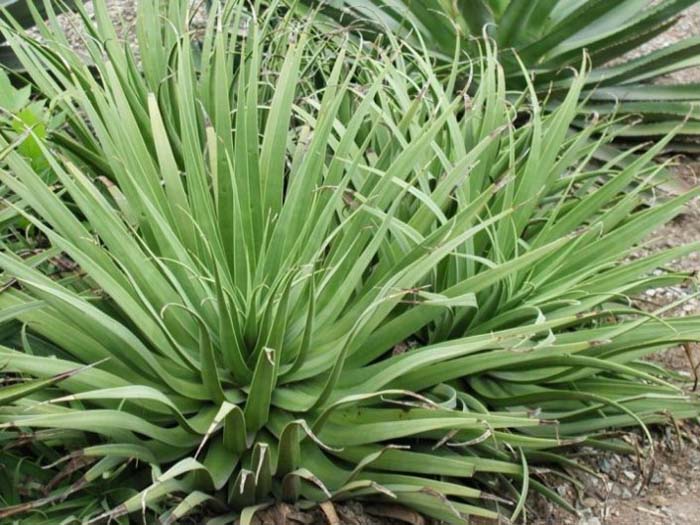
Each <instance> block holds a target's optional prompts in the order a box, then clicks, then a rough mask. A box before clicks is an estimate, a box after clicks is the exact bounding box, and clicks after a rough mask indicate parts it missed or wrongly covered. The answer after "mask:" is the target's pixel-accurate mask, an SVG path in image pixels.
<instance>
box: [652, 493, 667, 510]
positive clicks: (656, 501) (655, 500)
mask: <svg viewBox="0 0 700 525" xmlns="http://www.w3.org/2000/svg"><path fill="white" fill-rule="evenodd" d="M649 503H651V504H652V505H655V506H657V507H667V506H668V504H669V503H670V501H668V498H665V497H664V496H662V495H661V494H654V495H653V496H652V497H650V498H649Z"/></svg>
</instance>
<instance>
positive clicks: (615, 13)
mask: <svg viewBox="0 0 700 525" xmlns="http://www.w3.org/2000/svg"><path fill="white" fill-rule="evenodd" d="M295 4H296V3H295ZM302 4H303V5H305V6H307V7H312V8H319V9H321V10H322V12H324V13H325V14H327V15H328V16H329V17H330V18H333V19H335V20H337V21H339V22H340V23H342V24H343V25H350V26H354V27H357V28H362V29H364V30H365V31H368V32H370V33H372V34H377V33H381V32H386V31H390V32H394V33H396V34H398V35H400V36H402V37H403V38H406V39H408V40H410V41H413V42H415V43H420V45H425V46H426V47H427V48H428V49H429V50H431V51H432V52H433V53H434V54H435V55H437V56H438V57H442V58H443V59H445V60H447V61H451V60H452V59H453V58H454V57H455V53H460V52H467V53H469V54H470V55H471V56H477V55H478V47H479V41H478V39H479V38H480V37H481V36H482V34H484V31H485V33H486V34H487V35H488V37H489V38H491V39H493V40H494V41H495V42H496V43H497V45H498V46H499V48H500V50H501V54H500V60H501V62H502V64H503V67H504V71H505V75H506V79H507V80H508V86H509V87H512V88H524V87H525V85H526V82H527V80H526V79H525V78H524V75H523V71H524V69H523V68H525V70H526V71H527V73H528V75H530V76H531V78H532V83H533V85H534V86H535V88H536V89H537V90H538V92H539V93H540V95H541V96H543V97H544V96H548V97H550V102H551V103H552V104H557V103H558V102H559V101H560V100H561V99H562V98H563V96H564V94H565V93H566V92H567V91H568V89H569V87H570V85H571V82H572V76H573V72H572V69H571V68H572V67H573V68H575V69H578V65H579V64H580V61H581V56H582V54H583V53H584V51H585V52H587V53H588V54H589V55H590V57H591V60H592V62H593V66H594V68H593V70H592V71H591V74H590V75H589V76H588V78H587V79H586V83H585V85H584V96H585V97H587V98H588V99H589V100H588V101H589V104H587V105H586V106H585V111H586V112H589V113H592V112H596V113H598V114H605V115H610V114H613V113H615V114H618V115H623V116H628V117H631V116H633V117H634V118H635V119H637V118H639V117H643V121H644V122H643V125H639V126H634V127H629V126H627V127H624V128H622V129H620V130H618V131H619V133H618V136H620V137H626V138H628V139H639V138H648V137H650V136H662V135H665V134H667V133H669V132H671V130H674V129H676V128H677V126H678V125H679V124H680V123H682V122H684V125H683V126H681V127H680V133H681V134H682V135H683V136H684V137H687V138H695V137H697V136H698V134H699V133H700V123H699V122H698V121H699V120H700V111H699V110H698V106H697V102H698V101H699V100H700V86H699V85H698V84H685V85H684V84H677V85H663V86H650V85H649V81H651V80H653V79H655V78H658V77H660V76H663V75H666V74H668V73H671V72H673V71H676V70H679V69H684V68H690V67H697V66H699V65H700V35H699V36H697V37H692V38H686V39H683V40H682V41H680V42H677V43H674V44H672V45H669V46H667V47H664V48H663V49H659V50H656V51H653V52H650V53H646V54H642V55H641V56H639V57H638V58H635V59H632V60H625V61H620V60H617V59H620V58H621V57H623V55H625V54H626V53H628V52H630V51H632V50H635V49H637V48H639V47H640V46H641V45H642V44H644V43H646V42H648V41H650V40H651V39H653V38H654V37H656V36H658V35H660V34H662V33H663V32H664V31H666V30H668V29H669V28H670V27H671V26H673V24H674V23H675V22H676V21H677V17H678V15H679V13H681V12H682V11H683V10H684V9H687V8H688V7H690V6H692V5H694V4H697V0H661V1H659V2H651V1H650V0H620V1H615V2H611V1H608V0H457V1H451V0H428V1H420V2H418V1H413V0H398V1H395V0H339V1H335V2H325V1H319V0H303V2H302ZM458 46H459V48H460V51H457V48H458ZM514 52H515V53H514ZM516 53H517V58H516V56H515V54H516ZM615 60H617V62H613V64H615V65H609V64H610V63H611V61H615ZM577 124H578V125H579V126H580V125H583V123H582V122H577ZM674 147H675V148H677V149H686V150H691V151H692V150H696V149H697V144H696V143H694V142H693V141H691V142H690V143H686V144H684V143H683V142H682V141H680V140H677V141H676V142H675V143H674Z"/></svg>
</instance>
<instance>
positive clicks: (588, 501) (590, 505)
mask: <svg viewBox="0 0 700 525" xmlns="http://www.w3.org/2000/svg"><path fill="white" fill-rule="evenodd" d="M582 503H583V504H584V505H585V506H586V507H588V508H589V509H591V508H593V507H595V506H596V505H598V500H597V499H595V498H585V499H584V500H583V501H582Z"/></svg>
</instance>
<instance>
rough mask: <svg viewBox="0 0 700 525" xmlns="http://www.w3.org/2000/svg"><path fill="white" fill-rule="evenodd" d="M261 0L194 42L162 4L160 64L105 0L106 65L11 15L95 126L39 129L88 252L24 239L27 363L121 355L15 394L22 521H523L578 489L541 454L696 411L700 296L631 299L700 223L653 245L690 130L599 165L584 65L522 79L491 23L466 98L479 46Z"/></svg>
mask: <svg viewBox="0 0 700 525" xmlns="http://www.w3.org/2000/svg"><path fill="white" fill-rule="evenodd" d="M245 5H246V4H245V3H244V2H243V1H242V0H240V1H239V0H230V1H228V2H226V3H225V4H223V5H221V6H219V7H217V8H216V9H215V10H213V11H212V13H211V15H210V20H209V23H208V25H207V28H206V31H205V33H204V34H203V35H202V38H201V41H193V39H194V38H195V37H193V36H192V32H191V31H190V30H189V27H188V25H187V24H188V20H189V18H190V17H189V16H188V12H187V8H188V2H183V1H179V0H170V1H169V2H167V4H163V3H160V2H158V0H144V1H143V2H141V4H140V7H139V10H140V11H139V18H138V48H139V54H140V61H141V67H142V69H139V68H138V67H137V66H136V63H137V61H136V59H135V57H134V56H133V55H132V49H131V47H130V46H124V45H121V44H120V43H119V42H118V40H117V39H116V38H114V36H115V35H114V32H113V28H112V26H111V25H110V23H109V20H108V17H107V14H106V8H105V5H104V3H103V2H101V1H99V0H98V1H97V2H96V3H95V11H96V23H95V24H93V23H92V22H91V21H90V17H89V16H88V15H87V14H86V13H85V12H84V11H83V10H82V9H79V13H80V15H81V16H82V17H83V18H84V21H85V25H86V31H87V35H88V38H87V39H86V42H85V45H86V49H88V50H89V52H90V53H91V54H92V59H93V60H92V61H93V62H94V64H95V67H96V68H97V72H98V75H97V76H95V75H94V71H92V70H91V69H89V68H88V67H87V66H86V65H85V64H84V61H83V59H82V57H80V56H78V55H76V54H75V53H74V52H72V51H70V50H69V48H68V47H67V46H63V45H56V44H57V43H60V42H61V41H62V38H63V36H62V35H61V34H57V33H54V32H52V31H49V30H48V29H47V28H46V27H41V30H42V31H43V32H44V40H45V41H46V42H47V43H46V44H42V43H39V42H37V41H35V40H32V39H30V38H28V37H27V36H26V35H23V34H22V33H21V32H19V33H18V32H16V31H12V30H10V29H8V28H7V27H5V28H3V31H4V33H5V35H6V38H7V39H8V41H9V42H10V43H11V44H12V46H13V49H14V51H15V52H16V54H17V56H18V58H19V59H20V60H21V61H22V63H23V66H24V67H25V68H26V70H27V72H28V75H29V76H30V77H31V79H32V82H33V83H34V85H35V86H36V89H37V90H38V91H40V92H41V93H43V94H44V96H46V97H47V98H51V99H53V100H55V104H56V110H57V111H60V112H63V113H64V115H65V121H66V127H65V129H63V130H59V131H57V132H54V133H53V134H51V135H50V136H49V137H47V138H43V139H42V138H40V137H36V141H37V144H38V145H39V147H41V150H42V152H43V155H44V157H45V159H46V161H47V163H48V164H49V166H50V169H51V170H52V171H53V173H54V174H55V176H56V178H57V180H58V183H57V184H54V185H49V184H47V183H46V182H45V180H44V179H43V178H42V177H41V176H40V174H39V173H37V170H36V169H35V168H34V167H33V166H32V164H31V163H30V162H29V161H28V160H27V159H26V158H25V157H23V156H22V155H21V154H20V153H19V152H10V153H8V154H7V155H6V157H5V160H4V164H3V166H2V169H0V179H1V180H2V182H3V183H4V184H6V185H7V187H8V188H9V189H11V190H12V191H13V192H15V194H16V195H17V196H18V197H19V198H21V199H23V201H24V202H25V203H26V205H27V209H28V211H27V212H23V213H24V215H25V216H26V219H27V220H28V221H30V222H31V223H32V224H33V225H35V227H36V228H38V229H39V230H41V231H42V232H43V235H45V236H46V238H47V239H48V242H49V243H50V245H51V249H52V250H57V251H60V252H61V253H63V256H64V257H65V258H70V260H72V261H73V262H74V263H75V264H76V265H77V266H78V267H79V268H80V272H81V273H82V275H83V278H82V279H80V280H76V279H75V278H69V279H65V278H64V279H56V278H52V277H51V276H48V275H46V271H45V270H44V267H45V265H44V264H42V261H36V260H31V259H23V258H22V257H19V256H17V255H16V254H13V253H11V252H5V253H2V254H0V267H1V268H2V269H3V271H4V274H3V278H4V279H5V281H6V285H5V286H4V287H3V292H2V293H1V294H0V307H2V308H3V309H7V310H6V311H9V310H11V311H12V312H13V313H12V316H11V317H12V318H15V319H17V320H18V321H20V322H21V323H23V324H24V325H25V326H26V327H27V329H26V335H25V337H23V338H22V341H21V344H17V345H15V347H14V348H10V347H0V361H1V362H2V363H3V364H5V366H6V370H7V371H8V372H12V373H16V374H22V376H24V377H36V378H37V379H39V380H41V379H45V378H48V377H52V376H55V375H57V374H63V373H65V372H67V371H70V370H75V369H76V368H79V367H84V366H86V365H92V367H91V368H89V369H85V370H82V371H81V373H80V374H77V375H74V376H71V377H67V378H65V379H64V380H63V381H62V382H60V383H59V384H57V385H55V386H54V387H53V388H52V389H51V390H40V391H38V392H33V393H30V394H29V395H26V396H24V397H22V398H20V399H17V400H14V401H13V402H12V403H11V404H10V405H9V406H5V407H2V408H0V431H2V432H3V441H5V442H6V443H8V445H7V447H9V448H10V450H12V454H11V455H8V458H10V459H7V460H6V461H12V462H13V463H12V464H13V465H16V468H15V470H13V471H12V472H17V473H18V475H20V476H26V477H27V478H31V477H33V476H34V474H35V472H40V473H41V474H38V475H37V477H35V478H34V479H35V480H37V479H38V480H44V479H46V478H47V477H50V482H46V483H43V484H42V485H37V483H36V482H34V483H29V484H27V488H26V490H25V491H24V492H23V493H22V494H21V495H20V496H19V498H20V500H21V501H19V502H16V501H14V502H13V503H14V504H12V505H8V506H6V507H5V508H4V509H3V510H0V517H2V518H4V519H9V518H12V517H17V516H21V519H22V523H28V524H31V523H45V522H46V519H47V516H49V517H50V519H51V520H53V522H59V521H61V520H64V519H65V520H67V519H69V518H71V517H72V518H73V519H82V520H84V521H86V522H88V523H92V522H98V521H101V520H109V519H116V520H120V519H121V520H122V521H121V522H124V523H126V522H127V521H126V519H125V518H124V516H126V515H128V514H129V513H134V512H136V513H142V514H143V516H144V519H145V520H146V521H149V522H154V521H155V520H156V519H159V520H160V521H161V522H163V523H173V522H175V521H176V520H178V519H180V518H181V517H183V516H184V515H186V514H187V513H189V512H192V511H193V510H194V509H199V512H200V513H202V515H203V516H209V517H211V521H209V523H211V524H224V523H232V522H234V521H235V520H237V519H240V520H241V523H247V522H249V521H250V519H251V517H252V516H253V514H254V513H255V512H256V511H257V510H258V509H260V508H262V507H264V506H266V505H269V504H271V503H272V502H275V501H290V502H299V504H300V505H304V504H313V503H316V502H321V501H324V500H327V499H333V500H343V499H347V498H358V499H373V500H393V501H396V502H398V503H401V504H404V505H408V506H410V507H413V508H415V509H417V510H418V511H420V512H423V513H425V514H427V515H430V516H433V517H435V518H438V519H441V520H444V521H446V522H450V523H461V522H463V521H464V519H465V518H467V517H468V516H483V517H486V518H494V519H495V518H498V517H499V516H500V517H503V518H507V519H510V520H512V521H514V520H516V519H517V517H518V516H519V515H521V514H522V512H523V511H524V509H525V504H526V497H527V494H528V490H530V489H533V490H535V491H538V492H540V493H542V494H544V495H546V496H547V497H549V498H551V499H553V500H555V501H557V502H558V503H560V504H562V505H564V506H567V508H569V509H572V507H571V506H570V505H568V503H567V502H565V501H564V500H562V499H561V498H560V497H559V496H558V495H557V494H556V492H554V491H552V490H551V489H549V488H548V487H547V486H546V484H545V483H543V478H542V475H543V472H549V471H552V472H562V471H561V470H558V468H559V467H562V466H563V467H567V468H575V467H576V466H577V464H576V463H575V462H574V461H573V460H571V459H569V458H567V457H566V452H567V450H569V449H571V448H572V447H575V446H578V445H580V444H587V445H590V446H597V447H603V448H612V449H615V450H629V449H630V447H629V445H625V444H624V443H623V442H621V441H619V440H616V439H614V438H612V437H610V436H609V435H608V434H607V432H608V431H609V430H610V429H619V428H624V427H628V426H639V427H641V428H642V429H643V430H644V431H645V432H647V434H646V435H647V437H648V438H649V439H651V438H650V436H649V434H648V431H647V430H646V429H647V427H646V425H648V424H651V423H660V422H664V421H667V418H668V417H670V416H672V417H679V418H683V417H692V416H696V415H697V414H698V408H699V406H700V405H699V404H698V402H697V400H696V399H695V397H690V396H688V395H686V394H684V393H683V391H682V390H681V389H680V388H679V387H677V386H675V385H674V383H673V380H674V378H675V376H674V375H673V374H671V373H669V372H666V371H664V370H663V369H661V368H660V367H658V366H656V365H653V364H651V363H649V362H645V361H641V360H640V359H641V358H642V357H643V356H645V355H647V354H649V353H651V352H654V351H657V350H659V349H663V348H666V347H668V346H671V345H675V344H681V343H684V342H688V341H694V340H697V339H698V338H700V318H697V317H685V318H679V319H674V318H667V319H664V320H660V319H659V317H658V315H646V314H645V315H643V314H642V313H641V312H639V311H637V310H636V309H635V308H633V306H632V305H631V303H630V301H629V299H628V297H629V296H631V295H633V294H635V293H637V292H639V291H641V290H643V289H645V288H647V287H657V286H663V285H667V284H673V283H679V282H682V281H683V280H685V279H686V278H687V276H685V275H679V274H676V273H673V272H670V271H665V270H662V271H661V272H658V271H657V272H654V270H658V269H660V268H661V269H663V267H664V265H665V263H666V262H668V261H670V260H672V259H677V258H679V257H681V256H683V255H684V254H686V253H688V252H690V251H693V250H697V249H698V246H697V245H689V246H685V247H679V248H674V249H671V250H668V251H666V252H663V253H657V254H655V255H651V256H648V257H645V258H631V257H630V256H631V255H632V254H633V250H634V248H635V246H637V245H638V244H639V243H640V242H642V240H643V239H644V238H645V237H646V236H647V235H648V234H649V232H651V231H653V229H654V228H656V227H657V226H658V225H659V224H662V223H664V222H665V221H667V220H669V219H670V218H672V217H673V216H674V215H675V214H677V213H678V212H679V211H680V209H681V208H682V206H683V205H684V203H686V202H688V200H689V199H691V198H692V197H693V196H694V195H696V194H697V192H695V193H692V194H688V195H684V196H680V197H677V198H675V199H672V200H669V201H666V202H664V203H662V204H659V205H658V206H654V207H651V208H649V207H647V206H645V205H644V202H645V199H644V197H643V194H644V193H645V192H646V191H648V190H649V189H650V188H653V186H654V184H655V178H656V175H657V173H658V171H659V170H660V167H658V166H654V165H652V164H650V163H649V162H648V160H649V159H650V158H651V157H652V156H653V155H654V154H655V153H656V152H658V151H659V150H661V149H662V148H663V147H664V146H665V144H666V143H667V142H668V140H670V138H667V139H665V140H664V141H662V142H660V143H659V144H658V145H657V146H655V148H653V149H651V150H650V151H649V152H647V153H645V154H644V156H642V157H640V158H639V159H638V160H635V161H634V162H631V163H629V166H628V167H627V168H625V169H622V170H621V169H617V168H615V166H617V165H619V163H618V162H611V163H609V164H606V165H598V166H592V165H591V162H590V161H591V156H592V154H593V152H594V151H596V146H597V143H602V142H603V141H604V139H603V138H598V139H597V140H596V143H591V140H590V137H591V136H592V135H593V134H598V135H599V136H601V137H603V136H606V133H605V130H606V129H607V127H606V124H604V123H603V122H602V121H601V122H597V121H596V122H591V125H590V126H589V127H588V128H587V129H586V130H585V131H582V132H581V133H579V134H575V135H571V134H570V133H569V126H570V124H571V122H572V120H573V119H574V118H575V116H576V114H577V111H578V100H579V96H580V91H581V90H582V89H583V88H584V87H585V85H586V83H587V80H586V76H585V74H583V73H585V72H584V71H582V72H581V74H579V75H578V76H577V77H576V78H575V80H574V81H573V83H572V86H571V88H570V91H569V92H568V94H567V96H566V98H565V100H564V101H563V102H562V104H561V105H560V106H559V107H558V108H557V109H555V110H554V111H553V112H551V113H545V112H543V111H542V108H541V107H540V104H539V102H538V100H537V97H535V96H534V95H532V94H531V95H529V96H522V97H520V98H519V100H518V101H517V103H516V104H512V103H511V102H509V101H508V97H507V95H506V91H505V84H506V80H505V76H504V71H503V70H502V69H501V68H500V66H499V65H498V64H497V62H496V60H495V55H494V52H493V51H492V50H490V49H488V48H486V52H487V55H486V57H485V58H484V60H483V61H482V63H481V65H480V67H481V71H480V78H481V82H480V85H479V88H478V89H477V90H476V93H475V94H474V95H473V96H471V97H470V96H469V95H467V94H466V93H463V94H460V95H459V96H458V97H456V98H455V97H454V96H453V93H454V84H455V82H456V79H457V76H458V73H459V64H455V66H454V67H453V69H452V71H451V73H450V74H449V75H448V79H447V80H446V81H443V80H441V79H440V78H439V77H438V75H437V74H436V72H435V70H434V68H433V66H432V65H431V61H430V57H428V56H426V55H424V54H423V53H422V52H419V51H416V50H415V49H414V48H412V47H410V46H409V45H407V44H399V43H394V47H392V48H391V49H390V50H388V51H386V50H382V49H375V48H372V47H371V46H370V47H367V46H362V45H357V44H356V43H355V42H354V40H353V39H346V38H344V37H343V36H342V35H337V34H333V33H326V32H321V31H318V30H317V29H315V28H314V25H313V23H312V22H308V21H307V22H305V21H300V20H297V19H295V18H294V17H293V16H292V15H291V14H289V13H287V14H284V12H283V11H281V10H280V9H278V8H277V7H276V6H275V5H273V6H270V7H269V8H267V9H263V8H262V7H260V6H258V7H257V8H256V10H255V11H253V12H249V11H246V10H245V8H244V6H245ZM157 13H158V14H160V15H162V16H156V14H157ZM531 91H532V90H531ZM523 115H527V117H523ZM516 118H517V119H519V120H520V121H521V125H519V126H518V127H517V128H516V127H515V126H514V125H513V123H514V121H515V119H516ZM524 119H525V120H527V122H522V121H523V120H524ZM6 146H7V144H6V142H2V143H1V145H0V147H6ZM625 155H628V154H625ZM35 257H36V256H35ZM669 308H670V307H669ZM662 313H663V312H657V314H659V315H660V314H662ZM56 390H58V391H59V392H56ZM28 436H29V437H28ZM12 458H14V459H12ZM532 465H537V466H538V468H537V469H532V468H531V466H532ZM581 468H585V467H581ZM23 469H27V470H23ZM562 475H565V474H563V473H562ZM0 494H2V491H0ZM42 520H43V521H42Z"/></svg>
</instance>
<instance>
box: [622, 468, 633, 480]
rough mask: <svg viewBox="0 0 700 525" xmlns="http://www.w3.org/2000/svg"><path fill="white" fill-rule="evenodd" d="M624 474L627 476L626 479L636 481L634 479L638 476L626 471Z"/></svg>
mask: <svg viewBox="0 0 700 525" xmlns="http://www.w3.org/2000/svg"><path fill="white" fill-rule="evenodd" d="M623 474H624V475H625V477H626V478H627V479H634V478H635V477H636V476H635V475H634V472H632V471H631V470H625V471H624V472H623Z"/></svg>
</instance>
